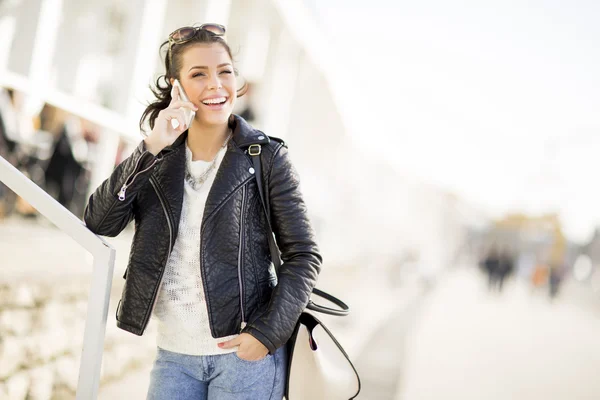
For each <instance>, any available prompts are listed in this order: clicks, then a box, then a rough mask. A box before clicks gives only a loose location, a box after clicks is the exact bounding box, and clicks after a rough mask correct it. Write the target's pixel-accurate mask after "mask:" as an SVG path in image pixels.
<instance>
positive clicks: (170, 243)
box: [142, 177, 173, 333]
mask: <svg viewBox="0 0 600 400" xmlns="http://www.w3.org/2000/svg"><path fill="white" fill-rule="evenodd" d="M150 183H151V184H152V187H153V188H154V191H155V192H156V195H157V196H158V200H160V204H161V206H162V209H163V211H164V213H165V218H166V219H167V225H168V226H169V252H168V253H167V261H168V260H169V256H170V255H171V247H172V244H173V226H172V224H171V218H170V217H169V212H168V211H167V204H166V200H165V199H164V198H163V195H162V193H161V192H160V190H159V189H158V187H157V186H156V183H155V182H154V179H153V178H152V177H150ZM165 267H166V262H165V265H163V271H162V273H161V274H160V281H159V282H158V286H157V289H156V291H155V293H154V294H153V297H152V309H151V310H150V314H148V317H147V318H146V320H145V321H144V327H143V331H145V330H146V327H147V325H148V320H149V319H150V317H151V316H152V314H153V313H154V307H156V299H157V298H158V292H159V291H160V288H161V287H162V283H163V278H164V276H165ZM143 331H142V333H143Z"/></svg>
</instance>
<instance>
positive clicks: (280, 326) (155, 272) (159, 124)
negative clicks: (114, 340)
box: [84, 24, 322, 400]
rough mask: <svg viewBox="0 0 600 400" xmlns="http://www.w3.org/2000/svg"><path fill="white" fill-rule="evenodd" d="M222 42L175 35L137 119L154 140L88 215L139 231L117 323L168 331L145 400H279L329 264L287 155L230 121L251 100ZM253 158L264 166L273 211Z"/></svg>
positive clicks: (206, 31)
mask: <svg viewBox="0 0 600 400" xmlns="http://www.w3.org/2000/svg"><path fill="white" fill-rule="evenodd" d="M224 33H225V28H224V27H223V26H221V25H216V24H205V25H202V26H200V27H184V28H180V29H178V30H176V31H175V32H173V33H172V34H171V35H169V40H168V41H166V42H165V43H163V45H162V46H161V49H162V48H163V47H167V46H168V47H167V51H166V54H165V71H166V73H165V75H163V76H161V78H159V80H158V81H157V82H156V88H155V89H153V92H154V94H155V96H156V101H154V102H153V103H151V104H150V105H149V106H148V107H147V109H146V110H145V112H144V113H143V115H142V117H141V120H140V128H141V127H142V126H143V124H144V122H145V121H146V120H147V121H148V122H149V126H150V128H151V132H150V134H149V135H148V136H147V137H146V138H145V139H144V140H143V141H142V142H141V143H140V145H139V146H138V147H137V149H136V150H135V151H134V152H133V154H132V155H131V156H130V157H129V158H127V159H126V160H124V161H123V162H122V163H121V164H120V165H119V166H118V167H117V168H116V169H115V171H114V172H113V173H112V174H111V176H110V177H109V178H108V179H107V180H106V181H105V182H104V183H102V185H101V186H100V187H99V188H98V189H97V190H96V191H95V192H94V194H92V196H91V197H90V200H89V203H88V206H87V208H86V212H85V217H84V218H85V222H86V224H87V226H88V228H89V229H91V230H92V231H93V232H95V233H97V234H100V235H105V236H115V235H118V234H119V233H120V232H121V231H122V230H123V229H124V228H125V226H126V225H127V224H128V223H129V222H130V221H131V220H132V219H133V220H135V225H136V229H135V235H134V238H133V242H132V247H131V254H130V258H129V264H128V267H127V270H126V273H125V279H126V283H125V287H124V289H123V294H122V298H121V301H120V302H119V305H118V307H117V325H118V326H119V327H120V328H122V329H125V330H127V331H129V332H132V333H134V334H136V335H142V334H143V332H144V330H145V329H146V326H147V324H148V321H149V319H150V317H151V316H154V318H156V319H157V320H158V337H157V347H158V351H157V357H156V360H155V364H154V368H153V370H152V374H151V383H150V388H149V390H148V399H157V400H158V399H196V400H199V399H219V400H223V399H231V400H234V399H235V400H237V399H253V400H256V399H281V398H282V397H283V391H284V386H285V381H286V376H285V374H286V364H287V354H286V349H285V343H286V341H287V339H288V338H289V337H290V335H291V334H292V331H293V329H294V326H295V324H296V322H297V320H298V317H299V316H300V314H301V312H302V311H303V310H304V308H305V306H306V304H307V303H308V299H309V296H310V293H311V291H312V289H313V287H314V286H315V283H316V279H317V275H318V273H319V270H320V266H321V261H322V260H321V256H320V254H319V250H318V248H317V245H316V243H315V240H314V234H313V230H312V228H311V225H310V222H309V219H308V215H307V210H306V206H305V203H304V201H303V199H302V195H301V192H300V190H299V180H298V176H297V174H296V172H295V170H294V167H293V166H292V164H291V162H290V158H289V155H288V150H287V148H286V146H285V144H284V143H283V142H282V141H281V140H279V139H277V138H272V137H268V136H266V135H265V134H263V133H262V132H260V131H257V130H255V129H253V128H252V127H251V126H250V125H249V124H248V123H247V122H246V121H244V120H243V119H242V118H240V117H239V116H237V115H234V114H232V111H233V107H234V105H235V101H236V98H237V97H238V96H240V95H242V94H243V89H242V90H238V89H237V86H238V82H237V73H236V70H235V68H234V62H233V59H232V56H231V50H230V48H229V46H228V44H227V43H226V41H225V40H224ZM175 80H178V81H179V82H180V84H181V87H182V88H183V90H184V92H185V94H186V95H187V97H188V98H189V100H190V101H184V100H182V93H179V90H178V88H177V85H175ZM161 81H162V82H161ZM185 109H187V110H193V111H194V112H195V116H194V118H193V119H192V121H191V123H190V126H186V124H187V118H186V115H185ZM174 120H176V121H177V122H176V123H175V121H174ZM174 126H176V127H177V128H174ZM249 149H250V151H249ZM257 153H259V154H257ZM251 157H260V159H261V164H262V171H263V173H262V176H261V178H262V182H263V187H264V190H265V194H266V198H267V199H266V200H267V204H269V207H268V210H265V209H264V208H263V203H262V201H261V198H260V194H259V191H258V185H257V177H255V176H254V174H255V173H256V172H257V171H255V169H254V168H253V167H252V165H253V164H252V159H251ZM267 214H268V215H269V217H267ZM271 232H273V233H274V234H275V238H276V241H277V245H278V247H279V249H280V250H281V259H282V265H281V267H280V269H279V271H278V272H277V274H276V273H275V271H274V268H273V263H272V260H271V255H270V251H269V241H268V235H271V234H272V233H271Z"/></svg>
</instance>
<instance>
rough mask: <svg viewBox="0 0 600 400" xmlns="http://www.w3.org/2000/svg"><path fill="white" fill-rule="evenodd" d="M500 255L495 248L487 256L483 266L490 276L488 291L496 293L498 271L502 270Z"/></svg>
mask: <svg viewBox="0 0 600 400" xmlns="http://www.w3.org/2000/svg"><path fill="white" fill-rule="evenodd" d="M500 262H501V260H500V254H499V253H498V250H497V249H496V247H495V246H493V247H492V248H491V249H490V251H489V253H488V254H487V255H486V257H485V260H484V262H483V266H484V269H485V271H486V272H487V275H488V289H489V290H490V291H494V290H495V289H496V288H497V285H498V271H499V269H500Z"/></svg>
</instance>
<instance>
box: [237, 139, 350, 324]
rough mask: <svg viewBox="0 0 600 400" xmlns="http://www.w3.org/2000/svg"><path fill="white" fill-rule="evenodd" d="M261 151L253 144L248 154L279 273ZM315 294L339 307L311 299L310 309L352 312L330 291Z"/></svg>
mask: <svg viewBox="0 0 600 400" xmlns="http://www.w3.org/2000/svg"><path fill="white" fill-rule="evenodd" d="M261 151H262V149H261V146H260V144H253V145H251V146H250V147H249V148H248V154H250V155H251V156H252V157H251V158H252V165H254V176H255V177H256V184H257V186H258V194H259V196H260V200H261V203H262V206H263V210H264V212H265V215H266V217H267V225H268V226H269V234H268V235H267V239H268V241H269V250H270V251H271V260H272V261H273V265H274V266H275V271H276V272H277V273H279V267H281V257H280V252H279V248H278V247H277V244H276V243H275V238H274V237H273V227H272V226H271V213H270V212H269V211H270V207H269V200H268V197H267V196H265V189H264V186H263V179H262V162H261V158H260V153H261ZM313 294H316V295H317V296H319V297H322V298H324V299H325V300H328V301H330V302H331V303H333V304H335V305H336V306H338V307H339V309H335V308H330V307H325V306H322V305H319V304H316V303H314V302H313V301H312V300H309V301H308V305H307V306H306V308H308V309H309V310H312V311H315V312H319V313H322V314H329V315H335V316H338V317H344V316H346V315H348V314H349V313H350V307H348V305H347V304H346V303H344V302H343V301H342V300H340V299H338V298H337V297H335V296H332V295H330V294H329V293H326V292H324V291H322V290H319V289H317V288H313Z"/></svg>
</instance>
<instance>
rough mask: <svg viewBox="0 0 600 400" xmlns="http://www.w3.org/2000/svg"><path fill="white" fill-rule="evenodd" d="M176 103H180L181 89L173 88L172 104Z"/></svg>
mask: <svg viewBox="0 0 600 400" xmlns="http://www.w3.org/2000/svg"><path fill="white" fill-rule="evenodd" d="M176 101H179V88H178V87H177V86H173V87H172V88H171V104H173V103H174V102H176ZM169 107H170V105H169Z"/></svg>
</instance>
